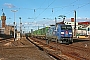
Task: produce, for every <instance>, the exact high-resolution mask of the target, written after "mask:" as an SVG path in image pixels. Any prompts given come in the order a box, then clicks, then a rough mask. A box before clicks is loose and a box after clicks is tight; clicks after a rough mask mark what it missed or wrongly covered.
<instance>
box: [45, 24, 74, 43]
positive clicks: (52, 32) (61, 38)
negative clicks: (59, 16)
mask: <svg viewBox="0 0 90 60" xmlns="http://www.w3.org/2000/svg"><path fill="white" fill-rule="evenodd" d="M46 38H47V39H48V41H57V42H60V43H72V42H73V32H72V26H71V25H64V24H57V25H56V26H55V25H52V26H51V27H50V28H49V31H48V32H47V33H46Z"/></svg>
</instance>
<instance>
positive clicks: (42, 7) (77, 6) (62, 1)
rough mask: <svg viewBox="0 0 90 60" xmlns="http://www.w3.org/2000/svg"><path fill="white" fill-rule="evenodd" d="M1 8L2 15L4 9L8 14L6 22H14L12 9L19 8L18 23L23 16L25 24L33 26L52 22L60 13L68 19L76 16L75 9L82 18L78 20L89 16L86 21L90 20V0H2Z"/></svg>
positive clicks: (16, 15) (79, 17) (0, 2)
mask: <svg viewBox="0 0 90 60" xmlns="http://www.w3.org/2000/svg"><path fill="white" fill-rule="evenodd" d="M0 8H1V10H0V15H2V9H3V11H4V13H5V15H6V16H7V20H6V24H13V21H14V13H13V12H12V11H11V10H18V11H17V12H16V13H15V22H16V23H17V25H19V21H20V20H19V17H21V18H22V23H23V25H25V24H26V23H29V22H30V24H31V28H33V27H32V26H33V24H36V23H37V24H38V25H43V24H45V25H48V24H52V23H54V18H55V17H56V18H58V16H59V15H65V16H66V21H68V19H70V18H71V17H74V10H76V12H77V19H80V20H77V21H79V22H80V21H85V18H87V20H86V21H90V0H0ZM9 18H11V19H9ZM28 18H32V19H28ZM43 18H48V19H43ZM60 21H62V19H61V20H60ZM32 22H33V23H32ZM28 26H29V25H28ZM29 28H30V27H29ZM31 28H30V29H31ZM33 29H36V28H33Z"/></svg>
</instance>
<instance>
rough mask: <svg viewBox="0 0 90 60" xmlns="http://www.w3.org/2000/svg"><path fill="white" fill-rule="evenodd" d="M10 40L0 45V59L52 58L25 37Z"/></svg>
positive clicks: (47, 59)
mask: <svg viewBox="0 0 90 60" xmlns="http://www.w3.org/2000/svg"><path fill="white" fill-rule="evenodd" d="M10 41H11V43H10V42H8V43H5V44H2V47H0V60H54V59H53V58H51V57H50V56H49V55H48V54H47V53H45V52H44V51H41V50H39V49H38V48H37V47H36V46H35V45H33V44H32V43H31V42H29V40H27V39H26V38H25V37H23V38H22V39H21V40H16V41H13V40H10ZM0 45H1V43H0Z"/></svg>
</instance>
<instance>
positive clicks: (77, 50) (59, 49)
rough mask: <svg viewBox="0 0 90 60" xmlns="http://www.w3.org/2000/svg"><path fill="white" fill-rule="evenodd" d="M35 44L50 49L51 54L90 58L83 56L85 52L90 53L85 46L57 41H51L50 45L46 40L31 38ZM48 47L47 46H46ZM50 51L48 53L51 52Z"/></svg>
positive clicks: (83, 59)
mask: <svg viewBox="0 0 90 60" xmlns="http://www.w3.org/2000/svg"><path fill="white" fill-rule="evenodd" d="M30 40H31V41H32V42H34V44H36V45H37V46H39V47H41V48H42V49H45V50H46V51H49V53H50V54H51V55H55V56H56V57H57V58H59V57H63V59H64V58H65V59H71V60H73V59H75V60H89V59H88V58H87V57H85V56H82V54H83V52H84V53H90V50H89V49H87V48H83V47H78V46H74V45H72V46H71V45H70V46H69V45H64V44H59V43H55V42H51V43H50V44H49V45H47V44H46V43H45V40H40V39H35V38H30ZM45 47H47V48H45ZM51 52H52V53H51ZM49 53H48V54H49Z"/></svg>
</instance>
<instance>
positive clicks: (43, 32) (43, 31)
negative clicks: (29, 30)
mask: <svg viewBox="0 0 90 60" xmlns="http://www.w3.org/2000/svg"><path fill="white" fill-rule="evenodd" d="M48 29H49V27H45V28H41V29H38V30H35V31H33V36H34V37H36V38H41V39H45V36H46V32H48Z"/></svg>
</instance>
